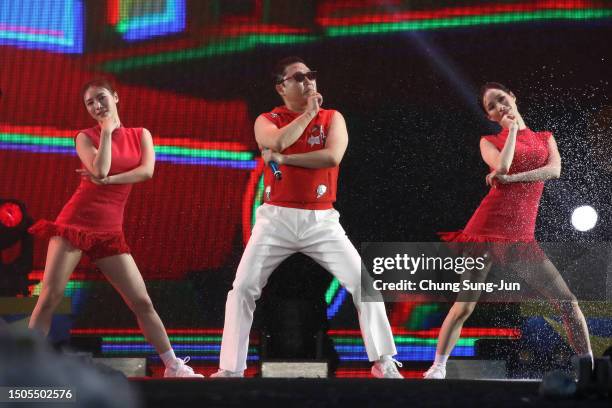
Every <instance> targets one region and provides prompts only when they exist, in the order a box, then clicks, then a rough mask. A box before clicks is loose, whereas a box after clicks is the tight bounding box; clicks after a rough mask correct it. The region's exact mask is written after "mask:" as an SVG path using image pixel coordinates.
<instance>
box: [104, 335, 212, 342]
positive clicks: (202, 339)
mask: <svg viewBox="0 0 612 408" xmlns="http://www.w3.org/2000/svg"><path fill="white" fill-rule="evenodd" d="M168 337H169V338H170V341H175V342H186V343H192V342H193V343H195V342H210V343H219V342H220V341H221V336H168ZM102 341H103V342H106V343H144V342H145V341H146V340H145V338H144V336H109V337H102Z"/></svg>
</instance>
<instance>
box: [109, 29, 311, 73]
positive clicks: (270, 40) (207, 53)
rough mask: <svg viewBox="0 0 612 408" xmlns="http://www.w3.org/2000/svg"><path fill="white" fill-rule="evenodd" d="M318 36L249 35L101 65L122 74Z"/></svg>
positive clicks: (304, 41)
mask: <svg viewBox="0 0 612 408" xmlns="http://www.w3.org/2000/svg"><path fill="white" fill-rule="evenodd" d="M318 39H319V37H318V36H312V35H293V34H291V35H290V34H283V35H267V34H250V35H245V36H241V37H236V38H229V39H226V40H223V41H218V42H214V43H212V44H208V45H206V46H204V47H200V48H194V49H188V50H180V51H170V52H164V53H160V54H155V55H144V56H139V57H132V58H126V59H121V60H115V61H108V62H106V63H104V64H102V69H103V70H105V71H107V72H123V71H127V70H130V69H136V68H142V67H149V66H155V65H162V64H169V63H173V62H179V61H189V60H193V59H198V58H206V57H215V56H220V55H227V54H233V53H238V52H244V51H248V50H251V49H253V48H255V47H256V46H258V45H284V44H299V43H307V42H312V41H316V40H318Z"/></svg>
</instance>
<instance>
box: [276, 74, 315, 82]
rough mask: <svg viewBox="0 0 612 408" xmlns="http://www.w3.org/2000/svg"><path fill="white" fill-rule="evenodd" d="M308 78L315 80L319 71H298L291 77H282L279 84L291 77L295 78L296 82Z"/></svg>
mask: <svg viewBox="0 0 612 408" xmlns="http://www.w3.org/2000/svg"><path fill="white" fill-rule="evenodd" d="M306 78H308V80H309V81H314V80H316V79H317V71H308V72H299V71H298V72H296V73H295V74H293V75H291V76H290V77H287V78H284V79H281V80H280V81H278V83H279V85H280V84H282V83H283V82H285V81H288V80H290V79H294V80H295V82H304V79H306Z"/></svg>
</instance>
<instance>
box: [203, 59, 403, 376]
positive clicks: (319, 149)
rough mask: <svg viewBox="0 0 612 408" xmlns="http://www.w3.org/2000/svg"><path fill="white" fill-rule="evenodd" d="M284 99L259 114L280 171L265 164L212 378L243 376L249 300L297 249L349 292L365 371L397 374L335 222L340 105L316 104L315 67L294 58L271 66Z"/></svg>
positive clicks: (390, 345)
mask: <svg viewBox="0 0 612 408" xmlns="http://www.w3.org/2000/svg"><path fill="white" fill-rule="evenodd" d="M275 87H276V92H278V94H279V95H280V96H281V98H282V99H283V102H284V103H285V104H284V106H280V107H277V108H275V109H274V110H272V112H269V113H264V114H262V115H260V116H259V117H258V118H257V120H256V121H255V139H256V140H257V143H258V145H259V147H260V148H261V149H262V150H263V152H262V154H263V158H264V160H265V162H266V163H270V162H275V163H276V164H278V166H279V168H280V170H281V172H282V178H281V179H277V178H275V177H274V175H273V174H272V171H271V170H270V169H269V168H266V170H265V175H264V181H265V186H266V187H265V192H264V195H265V197H264V201H265V203H264V204H263V205H262V206H261V207H259V208H258V209H257V218H256V222H255V226H254V227H253V232H252V234H251V238H250V239H249V243H248V245H247V247H246V249H245V250H244V254H243V255H242V259H241V260H240V265H238V271H237V273H236V279H235V280H234V283H233V288H232V290H231V291H230V292H229V293H228V295H227V303H226V306H225V327H224V329H223V340H222V343H221V361H220V370H219V371H218V372H217V373H215V374H213V375H212V376H213V377H242V376H243V372H244V370H245V369H246V359H247V350H248V345H249V331H250V330H251V324H252V322H253V312H254V310H255V301H256V300H257V299H258V298H259V296H260V295H261V290H262V288H263V287H264V286H265V284H266V282H267V281H268V277H269V276H270V274H271V273H272V271H274V269H275V268H276V267H277V266H278V265H279V264H280V263H281V262H282V261H283V260H284V259H286V258H287V257H288V256H290V255H291V254H293V253H295V252H302V253H303V254H305V255H308V256H310V257H311V258H313V259H314V260H315V261H317V262H318V263H319V264H320V265H321V266H323V267H324V268H325V269H327V270H328V271H329V272H331V273H332V274H333V275H334V276H335V277H336V278H338V280H339V281H340V283H342V285H343V286H344V287H346V289H347V290H348V291H349V293H351V295H352V296H353V301H354V303H355V307H356V308H357V313H358V314H359V324H360V326H361V332H362V335H363V340H364V344H365V348H366V350H367V353H368V359H369V360H370V361H373V362H374V364H373V366H372V375H374V376H375V377H378V378H403V377H402V375H401V374H400V373H399V371H398V370H397V368H396V364H397V365H399V366H400V367H401V364H400V363H399V362H398V361H397V360H395V359H393V358H392V357H391V356H393V355H395V354H396V353H397V351H396V349H395V344H394V342H393V334H392V333H391V327H390V326H389V321H388V320H387V315H386V312H385V306H384V303H382V302H363V303H362V302H361V294H360V273H361V258H360V256H359V253H358V252H357V250H356V249H355V247H354V246H353V245H352V244H351V242H350V241H349V239H348V238H347V236H346V234H345V232H344V229H343V228H342V226H341V225H340V223H339V222H338V219H339V217H340V215H339V214H338V211H336V210H335V209H334V208H333V203H334V201H336V181H337V179H338V166H339V164H340V161H341V160H342V157H343V156H344V152H345V150H346V146H347V144H348V133H347V130H346V124H345V122H344V118H343V117H342V115H341V114H340V112H337V111H334V110H326V109H321V108H320V105H321V102H322V99H323V98H322V96H321V94H320V93H318V92H317V83H316V72H315V71H311V70H310V69H309V68H308V67H307V66H306V64H305V63H304V61H303V60H302V59H300V58H298V57H288V58H285V59H283V60H281V61H279V63H278V64H277V67H276V71H275Z"/></svg>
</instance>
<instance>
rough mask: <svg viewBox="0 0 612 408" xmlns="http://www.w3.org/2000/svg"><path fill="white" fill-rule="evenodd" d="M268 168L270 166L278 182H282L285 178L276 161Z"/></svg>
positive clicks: (270, 163) (269, 164)
mask: <svg viewBox="0 0 612 408" xmlns="http://www.w3.org/2000/svg"><path fill="white" fill-rule="evenodd" d="M268 166H270V170H272V174H274V177H275V178H276V179H277V180H281V179H282V178H283V172H282V171H280V169H279V168H278V163H277V162H275V161H270V162H268Z"/></svg>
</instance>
